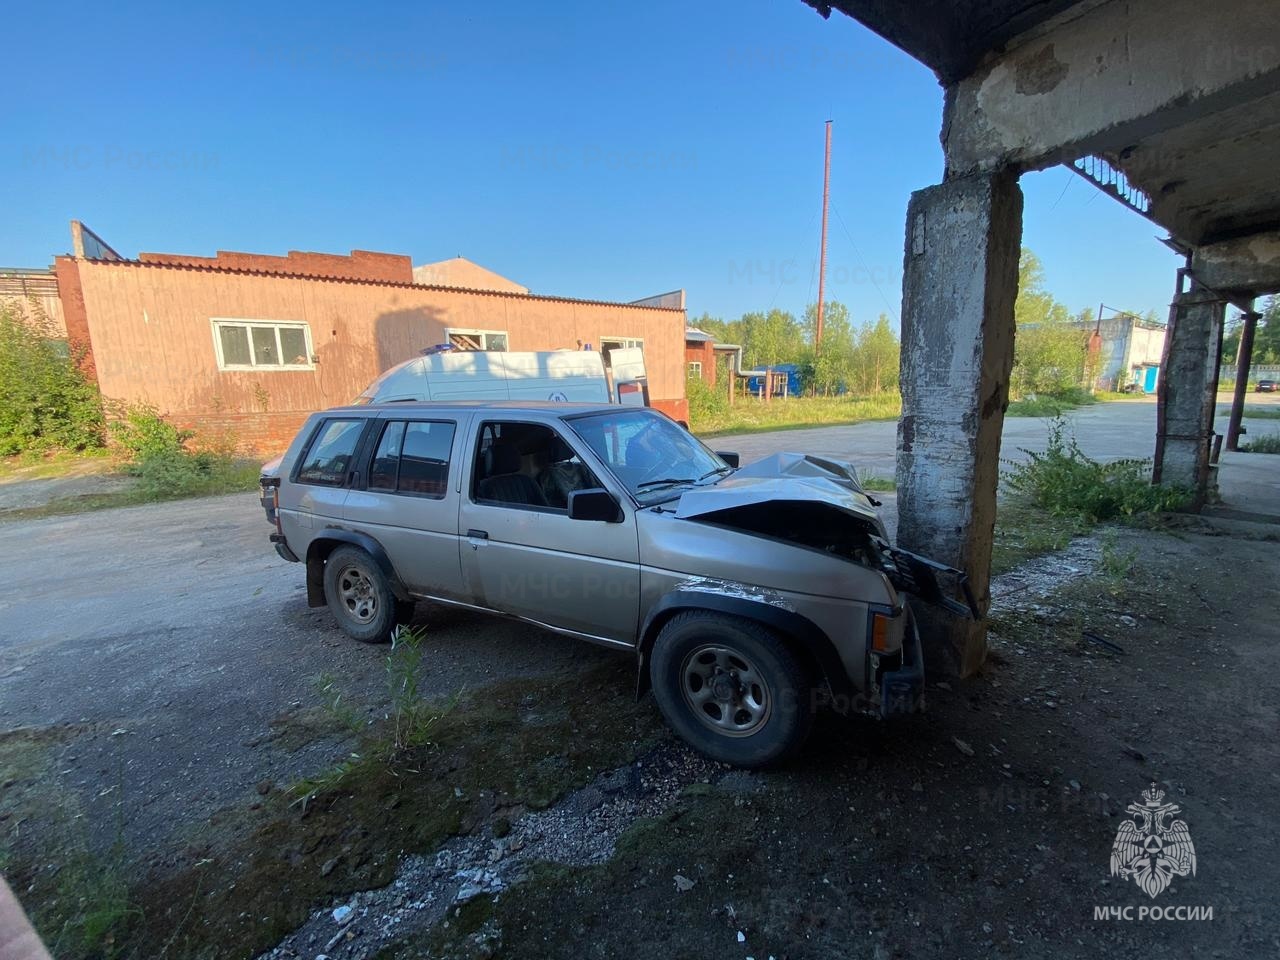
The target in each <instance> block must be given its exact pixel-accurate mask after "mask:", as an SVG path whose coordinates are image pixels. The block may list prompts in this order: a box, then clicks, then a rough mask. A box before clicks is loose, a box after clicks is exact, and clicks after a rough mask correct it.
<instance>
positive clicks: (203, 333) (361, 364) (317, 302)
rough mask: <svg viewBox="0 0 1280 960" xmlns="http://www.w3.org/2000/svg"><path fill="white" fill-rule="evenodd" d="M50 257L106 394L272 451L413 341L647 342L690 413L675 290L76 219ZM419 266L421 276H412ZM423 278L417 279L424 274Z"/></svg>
mask: <svg viewBox="0 0 1280 960" xmlns="http://www.w3.org/2000/svg"><path fill="white" fill-rule="evenodd" d="M72 241H73V248H74V250H73V253H71V254H68V255H66V256H59V257H57V258H55V263H54V270H55V274H56V277H57V284H58V292H59V297H60V300H61V304H62V312H63V317H64V319H65V323H66V329H67V338H68V340H69V341H70V342H71V343H72V344H83V345H84V346H85V347H86V348H87V354H86V359H85V365H86V369H87V370H88V371H89V372H90V374H91V375H92V376H93V377H94V378H95V379H96V381H97V383H98V385H99V387H100V388H101V390H102V393H103V396H105V397H107V398H110V399H113V400H124V401H129V402H142V403H149V404H151V405H153V406H155V407H156V408H158V409H159V410H160V411H161V412H163V413H165V414H167V415H168V416H170V417H171V418H172V419H173V421H174V422H175V423H178V424H179V425H182V426H185V427H191V428H193V429H196V430H199V431H205V432H221V431H225V430H231V431H233V432H234V434H235V436H236V437H237V439H238V440H239V441H240V442H241V443H242V444H244V445H245V446H248V447H253V448H256V449H258V450H261V451H272V450H278V449H279V448H280V447H281V446H282V445H283V444H284V443H286V442H287V441H288V440H289V439H290V438H291V437H292V435H293V434H294V433H295V432H296V430H297V428H298V426H299V425H300V424H301V423H302V421H303V420H304V419H305V418H306V416H307V414H308V413H310V412H312V411H315V410H320V409H324V408H326V407H330V406H335V405H337V404H342V403H347V402H349V401H350V400H351V399H352V398H353V397H355V396H356V395H357V394H358V393H359V392H360V391H361V390H362V389H364V387H366V386H367V385H368V384H369V382H370V381H371V380H373V379H374V378H375V377H376V376H377V375H378V374H379V373H381V372H382V371H384V370H386V369H387V368H388V367H390V366H392V365H394V364H396V363H399V362H401V361H403V360H407V359H409V358H410V357H413V356H416V355H417V354H418V353H420V352H421V350H422V349H423V348H425V347H428V346H431V345H433V344H438V343H446V342H453V343H454V344H455V345H457V346H458V347H459V348H462V349H489V350H559V349H569V350H577V349H584V348H586V347H588V346H590V347H592V348H594V349H600V348H601V347H602V345H603V346H605V347H609V346H616V345H625V346H643V347H644V351H645V360H646V365H647V368H648V375H649V393H650V397H651V399H652V402H653V405H654V406H656V407H658V408H660V409H662V410H664V411H666V412H667V413H669V414H671V415H672V416H674V417H677V418H679V419H687V417H688V404H687V401H686V400H685V394H684V378H685V362H684V339H683V338H684V329H685V311H684V304H683V294H679V295H678V296H677V295H672V294H664V295H662V296H661V297H657V298H650V299H649V300H646V301H637V302H634V303H610V302H603V301H594V300H576V299H571V298H567V297H550V296H539V295H535V294H532V293H529V292H528V290H527V288H525V287H522V286H520V285H519V284H516V283H514V282H513V281H510V280H507V279H506V278H504V277H501V276H499V275H498V274H494V273H492V272H491V271H488V270H485V269H484V268H483V267H479V266H478V265H476V264H473V263H471V262H470V261H467V260H463V259H462V258H457V259H456V260H451V261H442V262H441V263H438V264H427V265H425V266H424V267H420V268H418V270H416V271H415V269H414V267H413V265H412V263H411V262H410V259H409V258H408V257H406V256H400V255H397V254H387V253H370V252H367V251H363V250H356V251H353V252H352V253H351V254H350V255H349V256H340V255H331V254H316V253H298V252H290V253H289V254H288V255H287V256H283V257H280V256H265V255H261V254H247V253H227V252H219V253H218V254H217V255H216V256H213V257H193V256H183V255H176V254H154V253H143V254H140V255H139V256H138V257H137V258H136V259H127V258H124V257H122V256H120V255H119V254H118V253H116V251H114V250H113V249H111V247H110V246H108V245H107V244H105V243H104V242H102V241H101V240H100V239H99V238H98V237H97V236H96V235H94V234H93V233H92V232H91V231H89V230H88V229H87V228H85V227H83V226H82V225H81V224H79V223H75V222H73V224H72ZM415 278H417V282H416V279H415ZM421 280H427V281H429V282H425V283H424V282H420V281H421Z"/></svg>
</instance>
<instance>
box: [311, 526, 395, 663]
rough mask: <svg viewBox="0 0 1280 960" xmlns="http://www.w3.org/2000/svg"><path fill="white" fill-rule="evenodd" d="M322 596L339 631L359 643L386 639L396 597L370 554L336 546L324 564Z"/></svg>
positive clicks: (389, 583)
mask: <svg viewBox="0 0 1280 960" xmlns="http://www.w3.org/2000/svg"><path fill="white" fill-rule="evenodd" d="M324 598H325V602H326V603H328V604H329V609H330V610H332V611H333V615H334V617H335V618H336V619H337V621H338V626H340V627H342V629H343V631H344V632H345V633H346V634H347V635H348V636H351V637H354V638H355V639H356V640H359V641H361V642H362V643H388V642H389V641H390V640H391V635H392V632H393V631H394V630H395V627H396V621H397V619H398V618H397V612H398V609H397V608H398V601H397V600H396V596H395V593H394V592H393V591H392V589H391V582H390V581H389V580H388V579H387V575H386V574H385V573H383V572H382V568H381V567H379V566H378V564H377V562H376V561H375V560H374V559H373V557H371V556H369V554H368V553H366V552H365V551H364V550H361V549H360V548H359V547H338V549H336V550H334V551H333V553H331V554H329V557H328V559H327V560H325V564H324Z"/></svg>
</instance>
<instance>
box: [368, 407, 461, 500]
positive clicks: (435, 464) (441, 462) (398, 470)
mask: <svg viewBox="0 0 1280 960" xmlns="http://www.w3.org/2000/svg"><path fill="white" fill-rule="evenodd" d="M453 434H454V424H452V423H449V422H446V421H436V420H430V421H422V420H409V421H404V420H392V421H390V422H389V423H388V424H387V425H386V426H385V427H384V428H383V431H382V437H381V438H380V439H379V440H378V448H377V450H376V451H375V452H374V455H373V464H372V465H371V466H370V468H369V488H370V489H371V490H389V491H391V490H393V491H395V492H397V493H411V494H416V495H417V496H422V497H435V498H437V499H438V498H440V497H443V496H444V495H445V491H446V490H447V488H448V483H449V451H450V450H451V449H452V448H453Z"/></svg>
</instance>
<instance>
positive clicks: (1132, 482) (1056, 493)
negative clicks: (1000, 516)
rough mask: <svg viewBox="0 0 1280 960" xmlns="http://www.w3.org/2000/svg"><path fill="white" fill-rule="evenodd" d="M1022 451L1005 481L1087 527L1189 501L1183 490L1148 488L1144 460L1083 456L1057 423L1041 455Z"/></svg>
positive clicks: (1179, 506) (1147, 475)
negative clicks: (1021, 459) (1107, 460)
mask: <svg viewBox="0 0 1280 960" xmlns="http://www.w3.org/2000/svg"><path fill="white" fill-rule="evenodd" d="M1023 452H1024V453H1026V454H1027V458H1028V459H1027V462H1026V463H1021V464H1016V465H1014V466H1013V467H1012V468H1011V469H1010V470H1009V472H1008V473H1007V474H1006V475H1005V482H1006V484H1007V486H1008V487H1009V488H1010V489H1011V490H1013V491H1015V492H1017V493H1021V494H1024V495H1026V496H1027V497H1028V498H1029V499H1030V500H1031V501H1032V502H1034V503H1035V504H1036V505H1037V506H1039V507H1042V508H1043V509H1045V510H1046V511H1048V512H1049V513H1051V514H1054V515H1058V516H1076V517H1079V518H1080V519H1081V520H1083V521H1084V522H1086V523H1090V524H1093V523H1098V522H1099V521H1103V520H1111V519H1117V518H1126V517H1132V516H1134V515H1136V514H1142V513H1153V512H1159V511H1164V510H1177V509H1180V508H1181V507H1183V506H1185V505H1186V504H1187V503H1188V502H1189V500H1190V495H1189V491H1186V490H1183V489H1181V488H1178V487H1167V486H1155V485H1153V484H1152V483H1151V471H1150V464H1149V462H1148V461H1145V460H1116V461H1113V462H1110V463H1102V462H1099V461H1097V460H1093V459H1090V458H1089V457H1087V456H1085V455H1084V453H1083V452H1082V451H1081V450H1080V447H1079V445H1078V444H1077V443H1076V440H1075V438H1074V437H1071V438H1068V437H1067V436H1066V428H1065V425H1064V424H1063V422H1062V421H1061V420H1057V421H1055V422H1054V424H1053V425H1052V427H1051V428H1050V430H1049V444H1048V448H1047V449H1046V450H1045V452H1044V453H1033V452H1031V451H1023Z"/></svg>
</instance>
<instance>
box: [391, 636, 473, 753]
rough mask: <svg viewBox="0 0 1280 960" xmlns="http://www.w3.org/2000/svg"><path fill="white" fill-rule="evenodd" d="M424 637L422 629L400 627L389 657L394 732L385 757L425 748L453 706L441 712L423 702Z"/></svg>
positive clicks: (392, 642)
mask: <svg viewBox="0 0 1280 960" xmlns="http://www.w3.org/2000/svg"><path fill="white" fill-rule="evenodd" d="M423 640H424V635H423V631H422V630H421V628H418V627H408V626H401V627H399V628H398V629H397V630H396V633H395V637H394V638H393V639H392V641H391V653H390V654H388V656H387V663H386V669H387V692H388V693H389V694H390V695H391V710H390V713H389V716H388V719H389V721H390V724H391V729H390V731H389V734H388V738H387V743H386V744H385V749H384V753H385V755H386V756H387V759H388V760H394V759H395V758H396V757H397V756H398V755H399V754H400V753H402V752H404V751H405V750H408V749H410V748H412V747H420V746H423V745H425V744H426V743H427V742H428V741H429V738H430V734H431V728H432V727H434V726H435V725H436V724H437V723H438V722H439V720H440V718H441V716H443V715H444V713H447V712H448V711H449V710H450V709H452V706H453V704H454V703H456V702H457V697H456V696H455V697H454V698H453V700H452V701H451V702H450V703H448V704H446V705H445V708H444V709H443V710H440V709H438V708H436V707H435V706H433V705H432V704H429V703H427V702H426V701H425V700H423V699H422V663H423V659H424V653H425V651H424V650H423Z"/></svg>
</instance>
